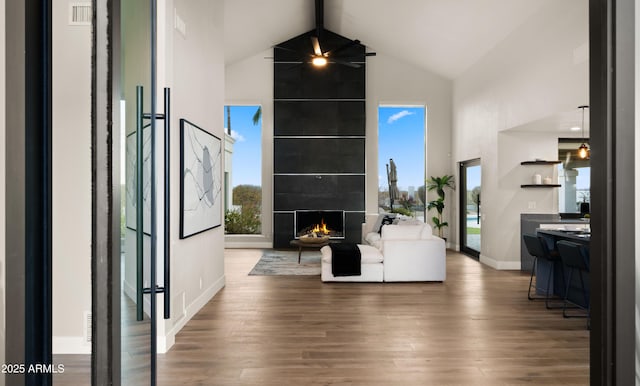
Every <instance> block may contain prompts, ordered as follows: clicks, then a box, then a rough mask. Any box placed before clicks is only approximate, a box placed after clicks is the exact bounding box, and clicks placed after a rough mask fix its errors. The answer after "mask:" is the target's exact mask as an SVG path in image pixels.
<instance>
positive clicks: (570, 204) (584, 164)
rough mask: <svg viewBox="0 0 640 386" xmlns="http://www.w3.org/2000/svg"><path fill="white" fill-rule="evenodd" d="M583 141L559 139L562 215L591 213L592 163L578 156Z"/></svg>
mask: <svg viewBox="0 0 640 386" xmlns="http://www.w3.org/2000/svg"><path fill="white" fill-rule="evenodd" d="M582 143H583V141H582V140H581V139H576V138H560V139H558V160H560V161H561V162H560V164H559V165H558V180H559V181H560V184H561V185H562V187H561V188H560V191H559V194H558V199H559V203H558V210H559V212H560V213H580V214H582V215H584V214H586V213H589V212H590V205H591V194H590V190H591V161H590V160H589V158H588V157H587V158H585V159H582V158H580V157H579V156H578V147H580V144H582Z"/></svg>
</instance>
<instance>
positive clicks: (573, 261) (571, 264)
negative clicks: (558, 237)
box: [557, 240, 591, 327]
mask: <svg viewBox="0 0 640 386" xmlns="http://www.w3.org/2000/svg"><path fill="white" fill-rule="evenodd" d="M557 246H558V252H559V253H560V259H562V263H563V264H564V265H565V267H567V268H568V269H569V277H568V279H567V283H566V289H565V291H564V302H563V306H562V316H564V317H565V318H587V319H588V321H587V327H589V325H590V321H591V301H590V299H589V294H588V293H587V288H586V286H585V285H584V276H583V275H584V274H586V275H589V266H588V265H587V259H586V256H585V251H584V246H583V245H582V244H577V243H572V242H570V241H565V240H562V241H558V243H557ZM574 271H578V275H579V277H580V289H581V290H582V296H583V300H584V301H585V304H586V306H585V305H582V304H577V303H575V302H572V301H571V300H569V290H570V288H571V280H572V277H573V272H574ZM567 303H571V304H572V305H574V306H576V307H577V308H581V309H583V310H585V311H586V314H567ZM572 308H575V307H572Z"/></svg>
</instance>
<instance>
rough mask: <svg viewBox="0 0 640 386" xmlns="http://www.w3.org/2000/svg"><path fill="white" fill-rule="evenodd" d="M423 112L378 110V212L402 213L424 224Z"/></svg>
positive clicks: (410, 108) (422, 109)
mask: <svg viewBox="0 0 640 386" xmlns="http://www.w3.org/2000/svg"><path fill="white" fill-rule="evenodd" d="M425 113H426V109H425V107H424V106H418V107H416V106H405V107H399V106H393V107H392V106H380V107H379V108H378V210H379V211H380V212H395V213H402V214H405V215H408V216H411V217H415V218H417V219H419V220H422V221H424V218H425V205H424V202H425V197H426V196H425V138H426V131H425ZM391 160H393V162H392V161H391Z"/></svg>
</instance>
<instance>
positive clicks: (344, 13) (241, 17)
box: [224, 0, 558, 79]
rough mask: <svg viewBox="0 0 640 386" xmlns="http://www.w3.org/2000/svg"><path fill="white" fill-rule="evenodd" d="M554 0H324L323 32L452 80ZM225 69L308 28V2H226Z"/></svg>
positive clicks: (311, 12) (311, 1)
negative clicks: (344, 38)
mask: <svg viewBox="0 0 640 386" xmlns="http://www.w3.org/2000/svg"><path fill="white" fill-rule="evenodd" d="M553 1H558V0H393V1H390V0H325V14H324V24H325V28H326V29H328V30H331V31H333V32H336V33H338V34H340V35H343V36H345V37H348V38H351V39H359V40H360V41H362V43H363V44H364V45H366V46H367V47H368V48H369V50H371V51H376V52H378V53H384V54H386V55H390V56H393V57H396V58H398V59H400V60H403V61H406V62H408V63H411V64H413V65H415V66H418V67H420V68H423V69H425V70H428V71H432V72H434V73H436V74H439V75H441V76H443V77H446V78H449V79H455V78H457V77H459V76H460V75H461V74H463V73H464V72H465V71H466V70H467V69H469V68H470V67H471V66H472V65H473V64H474V63H476V62H477V61H478V60H479V59H480V58H482V57H483V56H484V55H486V54H487V52H489V51H490V50H491V49H492V48H493V47H495V46H496V45H497V44H498V43H499V42H500V41H502V40H503V39H505V38H506V37H507V36H509V34H510V33H511V32H512V31H513V30H514V29H516V28H517V27H518V26H520V25H522V24H523V23H524V22H525V21H526V20H527V19H528V18H529V17H531V16H532V15H533V14H535V13H536V12H538V11H539V10H540V9H541V8H542V7H544V6H545V5H546V4H548V3H550V2H553ZM224 17H225V19H224V23H225V27H224V28H225V60H226V64H227V65H229V64H233V63H235V62H237V61H239V60H242V59H244V58H247V57H250V56H253V55H256V54H258V53H261V52H263V51H265V50H267V49H269V48H270V47H272V46H274V45H275V44H278V43H280V42H282V41H285V40H288V39H290V38H292V37H294V36H297V35H299V34H302V33H304V32H307V31H309V30H311V29H313V28H314V27H315V16H314V0H226V1H225V15H224Z"/></svg>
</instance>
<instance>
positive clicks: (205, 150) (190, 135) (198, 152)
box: [180, 119, 222, 239]
mask: <svg viewBox="0 0 640 386" xmlns="http://www.w3.org/2000/svg"><path fill="white" fill-rule="evenodd" d="M221 225H222V141H221V140H220V138H218V137H216V136H215V135H213V134H211V133H209V132H208V131H206V130H204V129H202V128H200V127H199V126H197V125H195V124H194V123H192V122H189V121H188V120H186V119H180V238H181V239H184V238H187V237H191V236H194V235H197V234H199V233H202V232H205V231H207V230H210V229H213V228H216V227H219V226H221Z"/></svg>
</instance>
